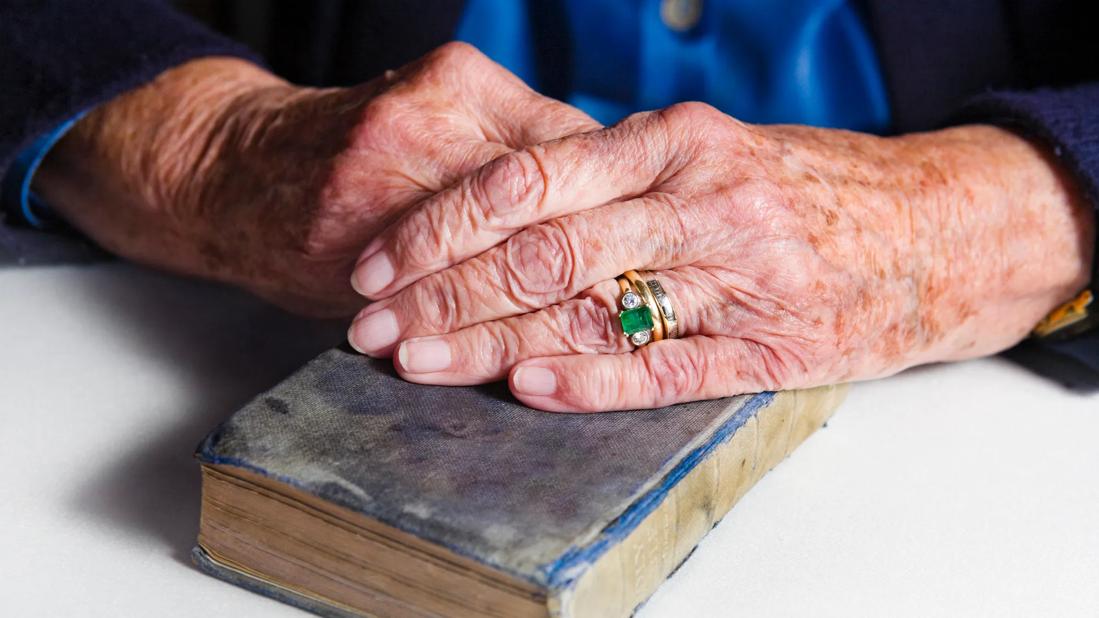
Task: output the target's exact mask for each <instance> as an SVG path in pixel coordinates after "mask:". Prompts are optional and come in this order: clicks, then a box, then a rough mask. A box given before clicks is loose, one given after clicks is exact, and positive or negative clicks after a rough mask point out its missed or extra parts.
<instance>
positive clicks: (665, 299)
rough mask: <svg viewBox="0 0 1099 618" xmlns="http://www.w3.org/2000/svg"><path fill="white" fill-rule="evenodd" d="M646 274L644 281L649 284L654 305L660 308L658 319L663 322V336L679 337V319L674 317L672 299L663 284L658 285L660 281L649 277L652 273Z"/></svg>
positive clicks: (668, 337)
mask: <svg viewBox="0 0 1099 618" xmlns="http://www.w3.org/2000/svg"><path fill="white" fill-rule="evenodd" d="M646 274H647V275H648V276H649V277H650V279H649V280H648V281H647V282H646V283H648V284H649V291H650V292H652V293H653V297H654V298H656V306H657V307H659V308H660V319H661V321H663V322H664V338H665V339H676V338H678V337H679V319H678V318H676V315H675V308H674V307H672V299H671V298H670V297H669V296H668V293H667V292H666V291H665V290H664V286H662V285H660V282H659V281H657V280H656V279H653V278H651V277H652V273H646Z"/></svg>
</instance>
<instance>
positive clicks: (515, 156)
mask: <svg viewBox="0 0 1099 618" xmlns="http://www.w3.org/2000/svg"><path fill="white" fill-rule="evenodd" d="M546 184H547V183H546V176H545V172H544V170H543V167H542V164H541V162H540V160H539V158H538V156H537V155H536V154H534V149H533V148H531V149H527V150H521V151H518V152H514V153H512V154H509V155H506V156H503V157H500V158H498V159H496V160H494V161H492V162H491V163H489V164H488V165H486V166H485V167H484V168H483V169H482V171H481V173H479V174H478V175H477V177H476V178H475V180H474V184H473V186H472V187H471V191H472V195H471V197H472V202H473V204H475V205H476V210H477V211H478V214H479V216H480V218H481V220H482V221H484V222H486V223H488V224H489V225H492V224H501V223H506V221H507V220H508V218H509V217H511V216H512V215H515V214H526V213H529V212H532V211H536V210H537V209H538V207H539V206H540V204H541V203H542V201H543V199H544V198H545V193H546Z"/></svg>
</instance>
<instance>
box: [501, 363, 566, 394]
mask: <svg viewBox="0 0 1099 618" xmlns="http://www.w3.org/2000/svg"><path fill="white" fill-rule="evenodd" d="M512 382H513V388H514V389H515V390H516V391H517V392H519V393H522V394H524V395H552V394H553V392H554V391H556V390H557V376H556V375H555V374H554V373H553V372H552V371H550V370H549V369H544V368H542V367H520V368H518V369H516V370H515V376H514V377H513V378H512Z"/></svg>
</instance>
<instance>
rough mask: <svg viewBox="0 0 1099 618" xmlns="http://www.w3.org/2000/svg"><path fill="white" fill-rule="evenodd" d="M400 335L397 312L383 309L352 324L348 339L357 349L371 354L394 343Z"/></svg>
mask: <svg viewBox="0 0 1099 618" xmlns="http://www.w3.org/2000/svg"><path fill="white" fill-rule="evenodd" d="M400 335H401V332H400V329H399V328H398V326H397V314H395V313H393V311H392V310H390V309H383V310H381V311H378V312H376V313H371V314H370V315H368V316H366V317H364V318H362V319H359V320H357V321H355V322H354V323H353V324H351V329H350V331H349V333H348V337H347V339H348V341H350V342H351V345H352V347H354V348H355V349H356V350H358V351H360V352H362V353H363V354H369V353H371V352H376V351H378V350H381V349H382V348H384V347H386V346H389V345H392V344H393V343H395V342H396V341H397V337H399V336H400Z"/></svg>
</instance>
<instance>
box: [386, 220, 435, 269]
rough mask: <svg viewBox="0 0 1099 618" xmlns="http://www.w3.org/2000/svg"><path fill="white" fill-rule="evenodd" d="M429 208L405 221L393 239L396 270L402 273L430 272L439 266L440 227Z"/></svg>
mask: <svg viewBox="0 0 1099 618" xmlns="http://www.w3.org/2000/svg"><path fill="white" fill-rule="evenodd" d="M432 212H433V211H432V210H431V209H426V208H425V209H421V210H419V211H417V212H415V213H413V214H412V215H410V216H409V217H408V218H407V219H405V220H404V221H403V222H402V223H401V224H400V225H399V226H398V227H397V229H396V231H395V232H394V236H393V248H394V251H395V253H396V255H395V256H394V257H395V258H396V261H397V264H396V266H397V268H398V269H399V270H402V271H405V272H434V271H435V270H437V269H438V267H439V266H440V265H441V264H442V263H443V256H442V255H441V254H442V250H441V247H443V246H444V245H445V241H444V239H443V237H442V235H441V231H442V228H441V227H440V226H439V225H437V222H436V221H434V220H433V219H434V217H433V215H432Z"/></svg>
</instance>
